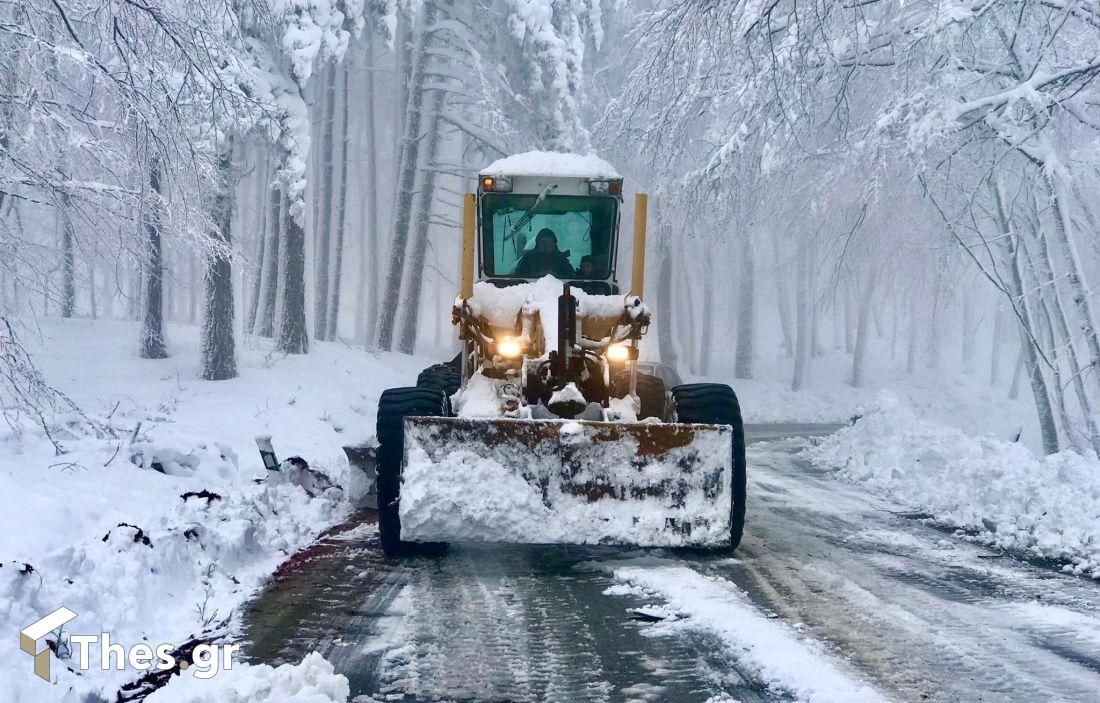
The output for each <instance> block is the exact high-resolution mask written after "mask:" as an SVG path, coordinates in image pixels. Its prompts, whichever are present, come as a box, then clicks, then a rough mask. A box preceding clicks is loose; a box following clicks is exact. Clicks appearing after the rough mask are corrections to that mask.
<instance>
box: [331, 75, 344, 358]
mask: <svg viewBox="0 0 1100 703" xmlns="http://www.w3.org/2000/svg"><path fill="white" fill-rule="evenodd" d="M339 142H340V177H339V180H340V182H339V185H338V187H339V193H338V194H337V198H336V231H335V232H334V233H333V234H334V236H333V237H332V240H333V241H332V248H333V251H332V258H333V261H332V280H331V281H330V282H329V304H328V322H327V324H326V325H325V338H326V339H335V338H336V328H337V325H338V324H339V323H340V279H341V278H342V277H343V273H344V232H345V230H346V229H347V205H348V69H347V66H343V67H342V68H341V70H340V139H339Z"/></svg>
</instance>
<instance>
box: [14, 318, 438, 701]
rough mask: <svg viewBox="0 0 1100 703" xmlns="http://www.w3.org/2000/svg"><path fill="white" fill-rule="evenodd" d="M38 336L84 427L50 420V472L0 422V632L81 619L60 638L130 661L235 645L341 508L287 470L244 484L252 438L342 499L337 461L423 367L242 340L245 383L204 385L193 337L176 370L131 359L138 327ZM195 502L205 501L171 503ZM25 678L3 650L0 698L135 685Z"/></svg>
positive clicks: (72, 327) (176, 344)
mask: <svg viewBox="0 0 1100 703" xmlns="http://www.w3.org/2000/svg"><path fill="white" fill-rule="evenodd" d="M41 324H42V327H43V330H44V334H45V336H44V337H42V338H40V339H36V338H35V337H34V336H33V335H24V340H25V341H26V342H27V343H28V345H29V347H30V352H31V353H32V354H33V357H34V359H35V361H36V363H37V364H38V365H39V366H40V369H41V371H42V372H43V373H44V375H45V376H46V378H47V379H48V380H49V381H51V382H52V383H54V384H55V385H57V386H58V387H59V388H60V389H61V390H62V391H65V392H66V393H68V394H69V395H70V396H71V397H72V398H73V399H74V401H76V403H77V404H78V405H79V406H80V407H81V408H82V409H83V410H84V412H85V413H86V414H87V416H88V419H85V418H83V417H81V416H79V415H75V414H71V415H66V416H60V417H55V418H51V419H50V420H51V421H50V423H49V427H50V428H51V433H52V434H53V436H54V439H55V440H56V441H57V442H58V443H59V444H60V445H61V446H62V448H63V449H64V452H65V453H64V454H61V455H60V456H56V455H55V451H54V447H53V445H52V444H51V443H50V441H49V440H48V439H47V438H46V436H45V433H44V430H43V429H42V428H41V427H38V426H35V425H33V424H30V423H26V424H25V425H24V426H23V427H22V428H21V429H22V432H21V433H16V432H14V431H12V430H11V429H10V428H9V427H8V426H7V425H5V424H3V423H0V477H2V478H3V482H4V488H3V490H2V491H0V515H3V516H4V518H5V529H4V530H2V531H0V630H3V631H9V632H12V633H15V632H17V631H18V630H19V629H20V628H22V627H24V626H26V625H27V624H29V623H31V622H34V621H35V620H37V619H38V618H40V617H42V616H43V615H45V614H47V613H49V612H51V611H53V610H54V609H56V608H58V607H61V606H65V607H68V608H70V609H71V610H73V611H74V612H76V613H77V618H76V619H75V620H73V621H72V622H71V623H70V624H69V625H68V626H66V632H67V633H69V634H92V633H100V632H104V631H106V632H109V633H110V634H111V636H112V640H113V641H115V642H120V643H122V644H124V645H128V644H133V643H135V642H139V641H149V642H158V643H159V642H165V643H179V642H182V641H184V640H185V639H187V638H189V637H190V636H191V635H192V634H197V633H199V632H201V631H203V630H204V629H207V628H213V629H217V631H218V632H219V633H221V635H222V636H228V637H230V638H232V636H233V634H234V632H235V619H234V616H235V615H236V613H237V611H238V608H239V606H240V604H241V603H242V602H243V601H244V600H245V599H246V598H248V597H249V596H250V595H251V594H252V593H253V592H255V590H256V589H257V588H259V587H260V586H261V585H262V584H263V583H264V581H265V579H266V578H267V576H268V575H269V574H270V573H271V572H272V571H274V569H275V568H276V567H277V566H278V565H279V563H281V562H282V561H283V560H284V559H286V558H287V557H288V556H289V555H290V554H292V553H293V552H295V551H296V550H298V549H301V548H302V547H304V546H307V545H308V544H309V543H311V542H312V541H313V540H314V539H315V538H316V536H317V535H318V534H319V533H320V532H322V531H323V530H324V529H326V528H327V527H329V526H330V525H332V524H334V523H336V522H339V521H341V520H342V519H343V518H344V517H345V516H346V515H347V513H348V510H349V509H350V508H349V505H348V502H347V500H346V499H345V496H344V494H343V491H341V490H340V489H338V488H329V489H326V488H324V487H323V486H316V485H315V484H312V482H311V481H310V480H297V478H296V477H294V476H291V475H289V473H287V471H283V472H280V473H278V474H271V475H270V477H268V478H267V480H266V481H264V482H262V483H255V482H254V481H255V480H256V479H261V478H263V477H264V476H266V475H267V472H266V471H265V470H264V469H263V465H262V462H261V459H260V456H259V453H258V451H257V449H256V446H255V441H254V438H255V437H256V436H257V435H271V436H272V437H273V442H274V445H275V450H276V452H277V453H278V456H279V458H280V459H285V458H286V457H288V456H292V455H296V454H297V455H300V456H302V457H304V458H306V460H307V461H308V462H309V463H310V465H311V466H312V468H314V469H316V470H318V471H320V472H322V473H324V474H327V475H328V476H329V477H330V478H331V479H332V480H333V481H335V482H336V483H337V484H344V485H346V484H347V471H348V468H347V462H346V459H345V458H344V456H343V451H342V449H341V447H342V445H344V444H354V443H357V442H361V441H363V440H366V439H367V438H368V436H369V435H372V434H373V431H374V423H375V418H374V414H375V408H376V399H377V396H378V395H379V393H380V392H381V389H382V388H384V387H388V386H390V385H404V384H407V383H408V382H409V380H411V379H412V378H414V377H415V373H416V370H417V369H419V368H423V367H424V366H426V365H427V363H428V362H427V360H426V359H418V358H413V357H404V356H401V355H396V354H394V355H385V356H381V357H372V356H371V355H368V354H365V353H364V352H363V351H362V350H357V349H351V348H348V347H345V346H344V345H342V344H324V343H316V344H314V345H313V349H312V350H311V353H310V354H309V355H308V357H306V356H302V357H286V358H284V357H281V356H278V355H273V354H271V352H270V350H269V349H268V348H267V344H268V343H267V342H265V343H263V344H262V345H259V346H257V344H256V342H255V341H254V340H248V341H246V343H245V347H246V348H245V349H242V350H241V353H240V355H239V368H240V373H241V375H240V377H239V378H237V379H233V380H230V381H219V382H204V381H200V380H198V359H199V353H198V338H197V330H196V329H194V328H186V327H173V329H172V340H173V344H172V349H171V351H172V358H169V359H165V360H158V361H150V360H144V359H139V358H137V355H136V353H135V349H134V347H135V346H136V344H135V342H134V340H136V339H137V329H136V327H135V326H134V325H132V324H129V323H113V322H105V321H98V322H91V321H82V320H69V321H65V322H60V321H57V320H42V321H41ZM154 465H156V466H159V467H160V468H161V469H162V470H163V471H164V473H161V472H160V471H158V470H156V468H154ZM311 484H312V486H311ZM307 488H308V490H307ZM203 490H206V491H210V492H211V493H212V494H217V496H216V497H209V498H207V497H201V496H189V497H188V498H187V499H186V500H185V499H183V498H182V495H183V494H185V493H196V492H199V491H203ZM311 494H312V495H311ZM120 523H126V525H125V526H121V527H120V526H119V525H120ZM146 540H148V542H146ZM24 565H29V566H30V569H33V570H29V569H28V567H26V566H24ZM200 611H201V612H200ZM204 620H206V621H208V622H207V623H205V624H204V622H203V621H204ZM97 654H98V652H97V651H96V650H94V649H93V657H95V656H97ZM28 662H29V658H28V657H26V655H25V654H22V653H21V652H20V651H19V650H18V646H17V641H16V638H15V637H14V635H13V636H12V637H11V638H2V639H0V680H3V681H4V682H5V692H4V696H3V697H4V698H5V700H19V701H21V702H25V703H37V702H38V701H43V702H44V701H50V702H51V703H53V702H55V701H59V700H62V701H65V700H81V699H82V698H83V697H84V696H85V695H86V694H90V693H94V694H96V695H100V696H102V697H104V698H106V699H109V700H113V699H114V697H115V692H116V691H117V690H118V687H119V686H120V685H121V684H122V683H125V682H127V681H130V680H133V679H135V678H137V677H138V676H139V672H137V671H135V670H133V669H129V670H125V671H120V672H119V671H114V672H103V671H99V670H89V671H86V672H83V675H81V676H76V675H75V674H74V673H71V672H70V671H68V670H67V669H66V667H65V666H64V665H63V663H61V662H58V661H55V662H53V667H52V668H53V674H54V677H55V679H56V680H57V684H56V685H54V686H51V685H49V684H46V683H45V682H43V681H41V680H39V679H37V678H35V677H34V675H33V674H32V673H31V669H30V667H29V666H27V664H28Z"/></svg>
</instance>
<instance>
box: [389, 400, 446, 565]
mask: <svg viewBox="0 0 1100 703" xmlns="http://www.w3.org/2000/svg"><path fill="white" fill-rule="evenodd" d="M448 414H450V401H449V400H448V396H447V395H446V394H445V393H444V391H442V390H440V389H437V388H419V387H417V388H390V389H389V390H385V391H382V397H381V398H379V400H378V425H377V435H378V462H377V466H378V536H379V538H380V539H381V541H382V549H383V550H384V551H385V552H386V554H394V555H396V554H405V553H409V552H411V551H413V549H412V545H411V544H409V543H406V542H402V541H401V518H400V515H399V513H398V506H399V502H398V501H399V499H400V492H401V460H402V458H403V457H404V454H405V418H406V417H408V416H410V415H412V416H429V417H445V416H447V415H448ZM440 546H441V545H435V546H434V548H435V549H438V548H439V547H440ZM417 547H418V551H422V550H423V549H424V547H423V546H422V545H417ZM429 549H430V547H429Z"/></svg>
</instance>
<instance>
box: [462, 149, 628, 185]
mask: <svg viewBox="0 0 1100 703" xmlns="http://www.w3.org/2000/svg"><path fill="white" fill-rule="evenodd" d="M481 173H483V174H485V175H489V176H548V177H550V178H621V176H620V175H619V172H618V171H616V170H615V167H614V166H612V165H611V164H609V163H607V162H606V161H604V160H603V159H601V158H600V157H598V156H596V155H595V154H566V153H563V152H560V151H527V152H524V153H522V154H514V155H512V156H506V157H504V158H503V159H498V160H496V161H494V162H493V163H491V164H489V165H488V166H486V167H485V168H483V169H481Z"/></svg>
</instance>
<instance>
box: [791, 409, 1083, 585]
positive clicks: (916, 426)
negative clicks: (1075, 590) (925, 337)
mask: <svg viewBox="0 0 1100 703" xmlns="http://www.w3.org/2000/svg"><path fill="white" fill-rule="evenodd" d="M809 454H810V457H811V459H812V461H813V462H814V464H815V465H817V466H819V467H823V468H830V469H836V473H837V475H839V476H840V477H842V478H844V479H846V480H849V481H853V482H856V483H862V484H864V485H866V486H867V487H869V488H871V489H872V490H875V491H878V492H879V493H882V494H885V495H888V496H890V497H891V498H892V499H893V500H896V501H898V502H900V503H902V504H905V505H909V506H912V507H914V508H918V509H920V510H923V511H926V512H928V513H930V514H931V515H933V516H935V517H936V519H937V520H940V521H943V522H946V523H949V524H951V525H953V526H956V527H959V528H962V529H964V530H966V531H968V532H971V533H973V534H975V535H977V537H978V539H981V540H983V541H985V542H987V543H990V544H994V545H996V546H998V547H1002V548H1005V549H1017V550H1023V551H1027V552H1030V553H1032V554H1035V555H1037V556H1041V557H1050V558H1054V559H1060V560H1064V561H1066V562H1068V563H1067V564H1066V566H1065V567H1064V570H1065V571H1067V572H1072V573H1076V574H1085V575H1091V576H1092V577H1093V578H1096V579H1100V463H1098V462H1097V461H1096V460H1095V459H1086V458H1084V457H1081V456H1080V455H1078V454H1076V453H1074V452H1072V451H1064V452H1061V453H1059V454H1054V455H1051V456H1046V457H1037V456H1035V455H1034V454H1032V453H1031V452H1030V451H1029V450H1028V449H1027V448H1025V447H1024V446H1022V445H1020V444H1013V443H1008V442H1001V441H998V440H996V439H993V438H990V437H979V438H974V437H970V436H968V435H966V434H964V433H963V432H962V431H960V430H958V429H955V428H953V427H945V426H942V425H939V424H936V423H932V422H928V421H926V420H923V419H921V418H919V417H917V415H916V414H915V413H914V412H913V411H912V410H910V409H909V408H908V407H905V406H902V405H900V404H899V403H898V401H897V399H896V398H895V397H894V396H893V395H891V394H889V393H883V394H880V396H879V399H878V402H877V405H876V406H875V407H874V408H872V409H871V410H870V411H869V412H867V413H866V414H864V415H863V417H862V418H860V419H859V420H858V421H857V422H856V423H855V424H854V425H852V426H851V427H847V428H845V429H842V430H840V431H839V432H837V433H836V434H834V435H831V436H829V437H827V438H825V439H824V440H823V441H821V442H820V443H819V444H818V445H816V446H814V447H812V448H811V449H810V451H809Z"/></svg>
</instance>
